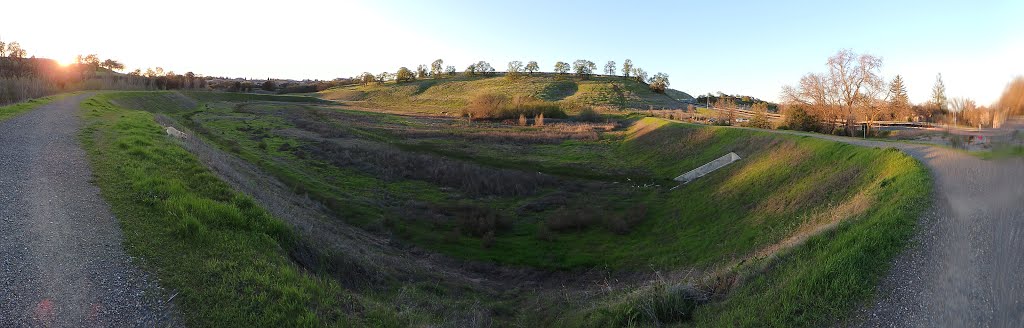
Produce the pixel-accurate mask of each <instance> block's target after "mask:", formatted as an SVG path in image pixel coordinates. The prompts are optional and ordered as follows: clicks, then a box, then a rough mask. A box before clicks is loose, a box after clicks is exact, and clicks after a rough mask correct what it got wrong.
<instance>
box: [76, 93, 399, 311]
mask: <svg viewBox="0 0 1024 328" xmlns="http://www.w3.org/2000/svg"><path fill="white" fill-rule="evenodd" d="M83 108H84V113H83V114H84V117H85V120H86V122H87V127H86V128H84V129H83V131H82V133H81V139H82V141H83V143H84V145H85V148H86V150H87V151H88V153H89V159H90V162H91V164H92V166H93V168H94V172H95V175H96V177H97V179H96V183H97V184H98V185H99V186H100V189H101V191H102V193H103V196H104V198H105V199H106V200H107V202H108V203H109V204H110V205H111V208H112V211H113V212H114V214H115V215H116V216H117V217H118V219H119V220H120V222H121V227H122V229H123V231H124V236H125V246H126V249H127V250H128V252H129V254H130V255H132V256H135V257H140V258H142V259H144V265H145V268H146V269H148V270H150V271H151V272H154V273H155V274H156V276H157V277H158V278H159V280H160V283H161V285H162V286H164V287H165V288H168V289H169V290H171V291H174V292H175V293H177V296H176V298H175V299H176V303H177V304H178V307H179V309H180V310H181V313H182V314H183V315H184V319H185V320H186V322H185V323H186V324H188V325H189V326H209V327H220V326H272V327H294V326H322V325H331V326H352V325H372V326H376V325H392V326H397V325H399V324H398V323H397V322H399V321H398V320H399V319H398V316H397V315H395V314H394V313H390V312H388V311H387V310H386V309H387V308H386V307H385V306H382V305H379V304H376V303H374V302H373V301H370V300H367V299H364V298H361V297H360V296H358V295H354V294H351V293H349V292H347V291H345V290H343V289H342V288H340V287H339V286H338V284H337V283H335V282H333V281H331V280H329V279H320V278H318V277H316V276H313V275H310V274H308V273H306V272H304V270H302V269H301V268H299V267H297V266H296V265H294V264H293V263H292V262H291V261H290V260H289V259H288V257H287V250H288V249H289V247H291V245H292V240H293V238H294V236H293V234H292V232H291V231H290V230H289V228H288V227H286V226H285V225H284V224H283V223H282V222H281V221H280V220H278V219H276V218H273V217H271V216H270V215H269V214H268V213H267V212H266V211H265V210H263V209H262V208H261V207H260V206H258V205H257V204H255V203H254V202H253V201H252V200H251V199H250V198H248V197H246V196H244V195H241V194H238V193H237V192H235V191H233V190H232V189H231V188H230V187H229V186H228V185H226V184H225V183H223V182H222V181H220V180H218V178H217V177H216V176H214V175H213V174H212V173H210V172H209V171H208V170H207V169H206V168H205V167H203V165H201V164H200V163H199V162H198V161H197V160H196V158H195V157H194V156H193V155H191V154H189V153H188V152H187V151H185V150H184V149H182V148H180V147H179V146H178V145H176V144H175V143H174V142H173V141H172V140H170V139H169V138H168V137H167V136H166V135H165V134H164V132H163V130H162V128H161V127H160V126H159V125H157V124H156V123H155V122H154V121H153V115H152V114H151V113H148V112H142V111H133V110H126V109H122V108H119V107H116V106H114V105H112V104H111V103H110V102H109V101H108V96H107V95H105V94H100V95H97V96H95V97H94V98H92V99H90V100H87V101H86V102H84V103H83Z"/></svg>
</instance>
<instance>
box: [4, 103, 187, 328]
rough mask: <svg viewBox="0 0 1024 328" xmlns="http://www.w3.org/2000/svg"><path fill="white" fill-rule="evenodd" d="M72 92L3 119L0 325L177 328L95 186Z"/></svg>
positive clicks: (167, 307) (169, 310) (153, 284)
mask: <svg viewBox="0 0 1024 328" xmlns="http://www.w3.org/2000/svg"><path fill="white" fill-rule="evenodd" d="M86 97H87V95H77V96H69V97H66V98H64V99H61V100H58V101H55V102H53V103H51V104H49V105H46V106H43V107H40V108H37V109H35V110H33V111H31V112H29V113H26V114H24V115H22V116H19V117H16V118H13V119H10V120H7V121H4V122H2V123H0V326H2V327H152V326H168V325H175V322H174V321H173V320H172V319H173V318H172V316H170V315H169V314H170V313H172V310H171V309H169V306H168V305H166V302H165V297H164V296H160V295H159V294H160V293H159V292H158V290H157V288H158V287H157V285H156V284H155V283H154V282H153V281H151V280H150V279H149V278H148V277H147V275H146V274H145V273H144V272H142V271H140V270H139V269H137V268H136V267H135V266H134V265H133V264H132V261H131V259H129V257H128V256H126V255H125V253H124V250H123V249H122V244H121V240H122V237H121V229H120V226H119V224H118V221H117V219H116V218H114V216H113V215H112V214H111V213H110V209H109V207H108V205H107V204H106V203H105V202H104V201H103V199H102V198H101V197H100V193H99V189H98V188H97V187H96V186H94V185H93V184H91V183H90V179H91V176H92V173H91V171H90V169H89V165H88V162H87V161H86V156H85V152H84V151H83V150H82V148H81V146H80V144H79V142H78V139H77V137H76V135H77V133H78V130H79V127H80V126H81V121H80V119H79V117H78V111H79V110H78V103H79V102H81V101H82V100H83V99H85V98H86Z"/></svg>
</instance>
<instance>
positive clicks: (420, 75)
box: [416, 64, 427, 80]
mask: <svg viewBox="0 0 1024 328" xmlns="http://www.w3.org/2000/svg"><path fill="white" fill-rule="evenodd" d="M416 78H417V79H420V80H423V79H426V78H427V65H422V64H421V65H419V66H416Z"/></svg>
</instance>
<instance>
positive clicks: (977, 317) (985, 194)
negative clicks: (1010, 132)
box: [793, 133, 1024, 327]
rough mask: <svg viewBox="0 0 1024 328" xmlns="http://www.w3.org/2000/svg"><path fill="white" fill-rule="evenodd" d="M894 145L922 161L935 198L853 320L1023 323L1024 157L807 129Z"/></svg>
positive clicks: (895, 323)
mask: <svg viewBox="0 0 1024 328" xmlns="http://www.w3.org/2000/svg"><path fill="white" fill-rule="evenodd" d="M793 134H801V135H807V136H811V137H815V138H823V139H829V140H835V141H839V142H845V143H850V144H855V145H861V146H867V147H882V148H886V147H895V148H898V149H901V150H903V151H904V152H906V153H907V154H910V155H911V156H913V157H915V158H917V159H918V160H920V161H921V162H922V163H924V164H925V165H926V166H927V167H928V168H929V170H930V171H931V173H932V177H933V178H934V180H935V183H934V187H935V188H934V191H933V199H934V200H933V205H932V208H931V209H929V210H928V211H927V212H926V213H925V215H924V217H923V218H921V220H920V221H919V226H918V231H917V233H916V236H915V237H914V240H913V244H912V246H911V247H909V248H908V249H907V250H906V251H905V252H904V253H903V254H901V255H900V256H898V257H897V258H896V260H895V263H894V264H893V267H892V270H891V271H890V273H889V274H888V276H887V277H885V278H884V279H883V281H882V283H881V284H880V286H879V294H878V298H877V299H876V300H875V301H874V302H873V303H871V304H869V305H868V306H866V307H865V308H863V309H861V310H860V311H859V312H858V313H857V314H856V315H855V318H854V320H852V322H851V323H850V325H853V326H864V327H1022V326H1024V159H1021V158H1014V159H1009V160H1001V161H986V160H982V159H979V158H977V157H974V156H971V155H969V154H966V153H964V152H960V151H956V150H952V149H947V148H942V147H935V146H927V145H918V144H907V143H896V142H884V141H873V140H863V139H856V138H846V137H836V136H828V135H820V134H802V133H793Z"/></svg>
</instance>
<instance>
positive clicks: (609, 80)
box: [320, 75, 684, 113]
mask: <svg viewBox="0 0 1024 328" xmlns="http://www.w3.org/2000/svg"><path fill="white" fill-rule="evenodd" d="M613 84H615V85H618V86H619V91H618V92H616V90H615V88H614V87H613V86H612V85H613ZM480 93H498V94H503V95H506V96H509V97H514V96H532V97H536V98H539V99H542V100H545V101H556V102H565V103H573V104H584V105H591V106H612V105H613V104H615V103H616V101H618V99H619V98H618V97H619V95H620V94H621V96H622V97H624V99H625V100H626V106H627V107H632V108H643V109H647V107H648V105H652V106H655V107H668V108H682V107H684V106H683V105H682V103H680V102H679V101H677V100H674V99H673V98H672V97H669V96H666V95H663V94H658V93H654V92H652V91H650V90H649V89H648V88H647V86H646V85H644V84H641V83H638V82H636V81H633V80H627V79H623V78H619V77H593V78H592V79H590V80H578V79H575V78H570V77H566V78H564V79H559V78H556V77H554V76H551V75H544V76H534V77H523V78H520V79H517V80H509V79H506V78H505V77H503V76H495V77H462V76H460V77H453V78H445V79H440V80H422V81H415V82H408V83H401V84H396V83H386V84H383V85H378V84H370V85H366V86H347V87H340V88H334V89H329V90H325V91H323V92H320V95H321V97H323V98H324V99H329V100H343V101H365V102H367V103H369V104H370V105H372V106H375V107H382V108H387V109H403V110H413V111H420V112H428V113H439V112H442V111H448V112H453V111H454V112H456V113H457V112H458V110H459V109H461V108H462V107H464V106H466V104H467V103H468V102H469V99H470V98H471V97H472V96H473V95H476V94H480Z"/></svg>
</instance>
